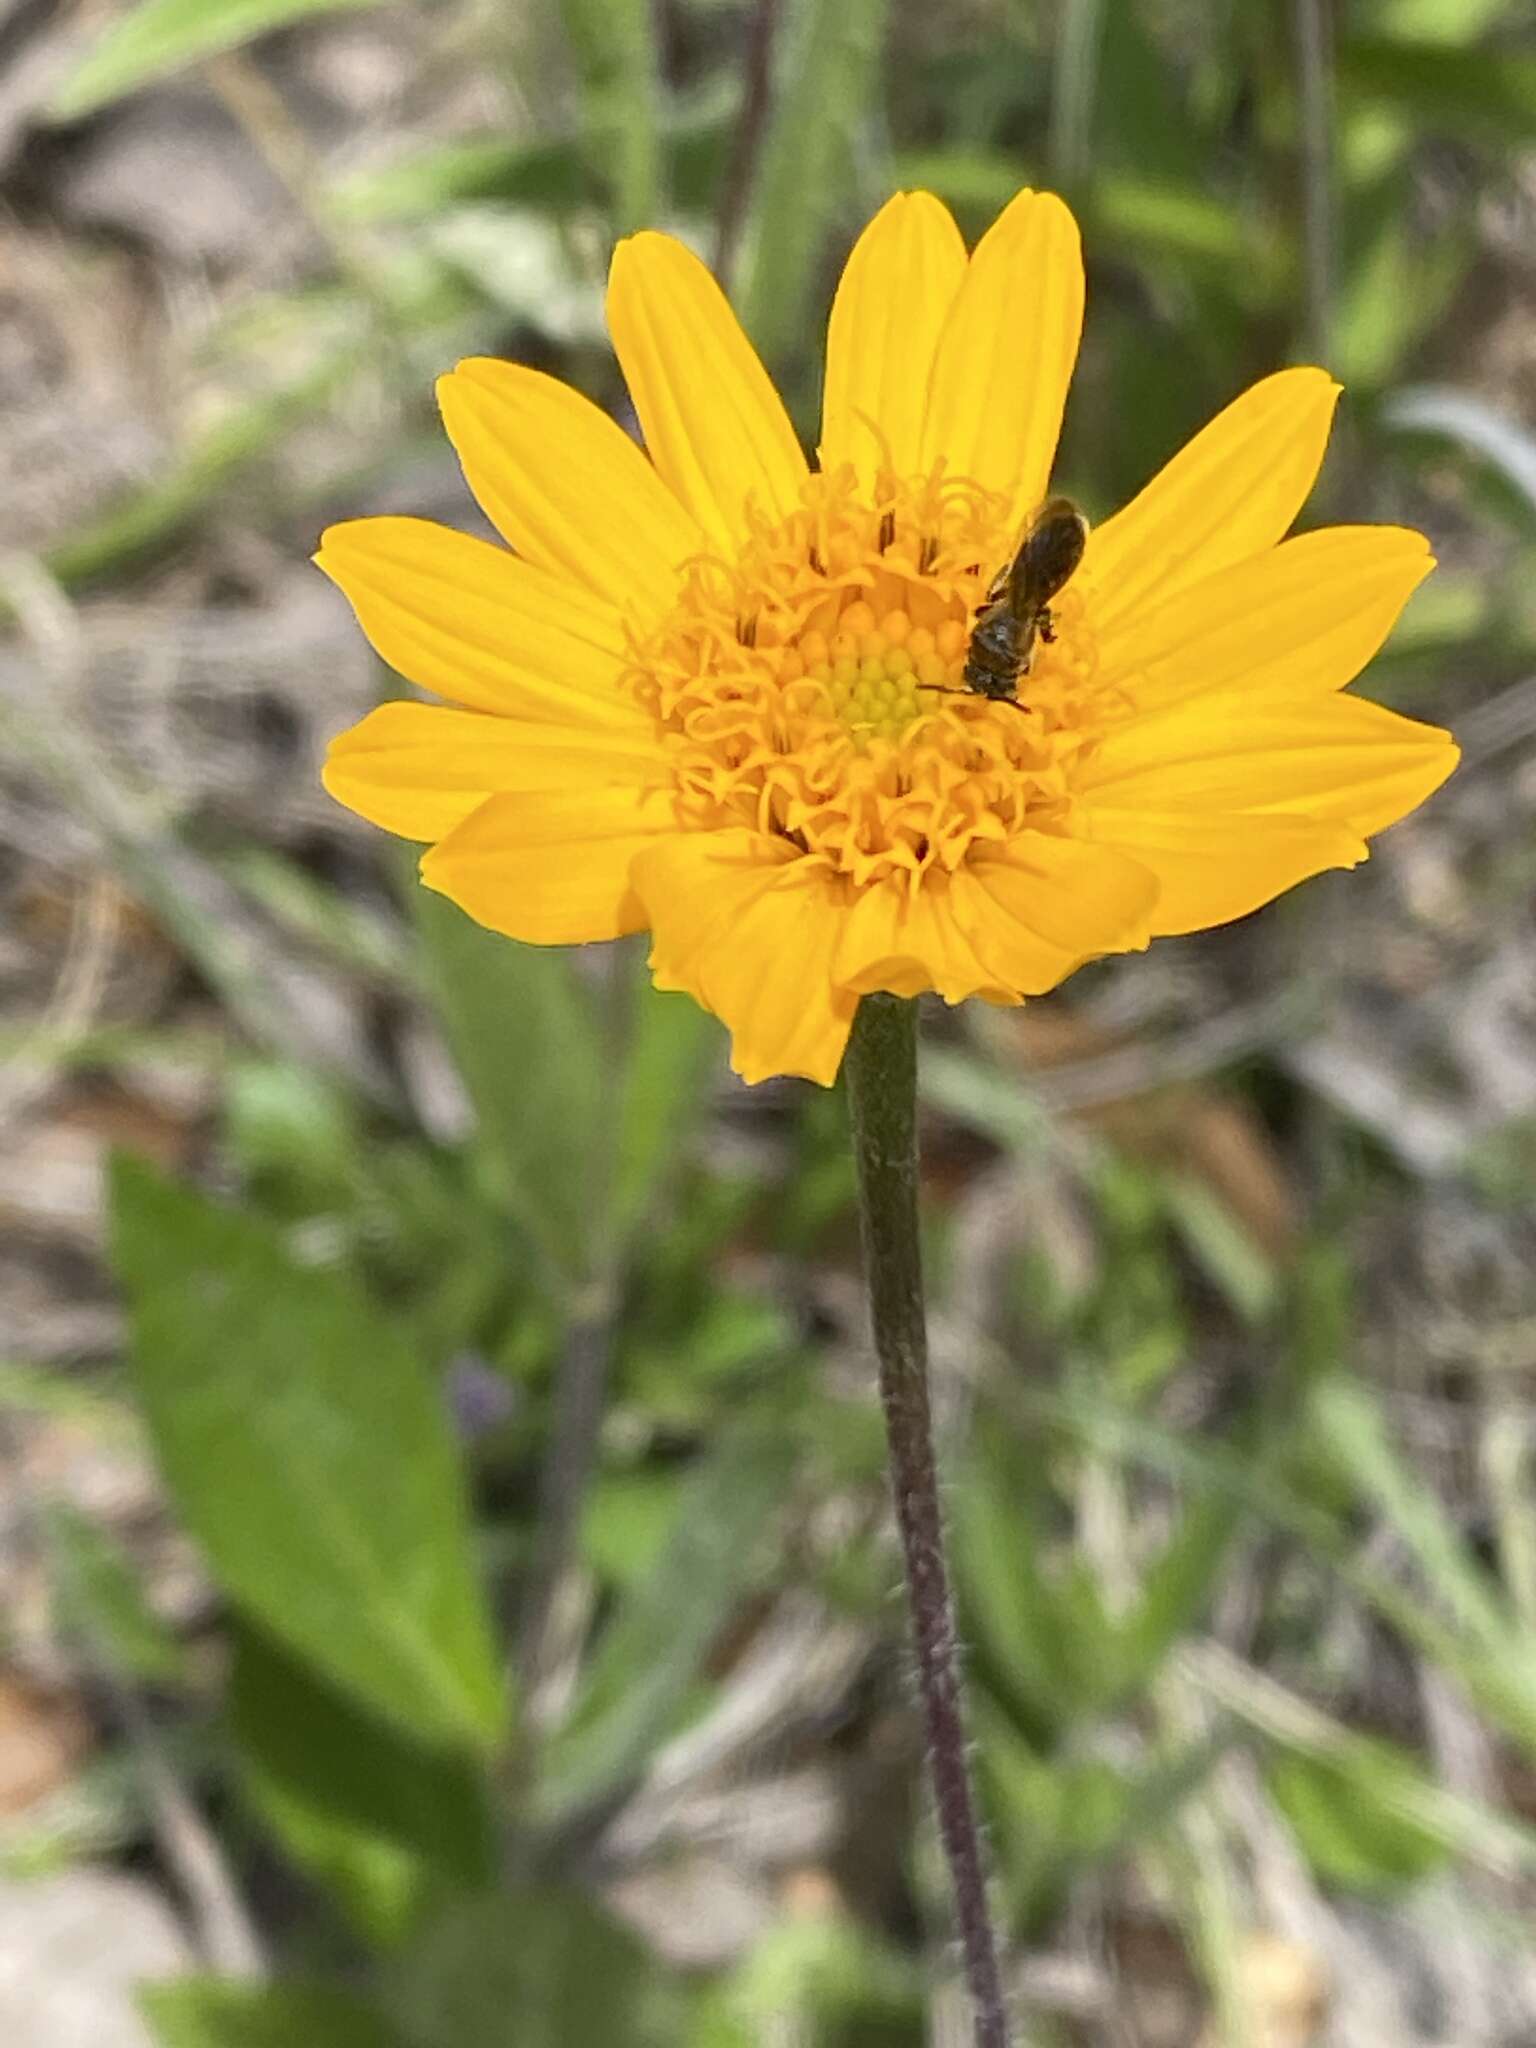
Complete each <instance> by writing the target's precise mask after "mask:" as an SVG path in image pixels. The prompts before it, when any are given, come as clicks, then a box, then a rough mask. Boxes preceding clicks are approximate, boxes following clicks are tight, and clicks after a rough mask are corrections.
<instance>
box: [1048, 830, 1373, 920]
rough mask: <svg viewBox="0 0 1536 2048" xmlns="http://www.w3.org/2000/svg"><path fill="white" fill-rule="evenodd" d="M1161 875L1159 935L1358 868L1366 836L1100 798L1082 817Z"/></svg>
mask: <svg viewBox="0 0 1536 2048" xmlns="http://www.w3.org/2000/svg"><path fill="white" fill-rule="evenodd" d="M1075 823H1076V825H1077V829H1078V830H1079V831H1081V832H1084V833H1086V834H1088V835H1089V836H1091V837H1092V839H1093V840H1094V842H1095V843H1096V844H1103V845H1104V846H1107V847H1114V848H1116V849H1117V850H1119V851H1120V852H1122V853H1128V854H1130V855H1131V856H1132V858H1133V859H1135V860H1137V861H1139V862H1140V863H1141V864H1142V865H1143V866H1144V867H1146V868H1147V869H1148V870H1149V871H1150V872H1151V874H1152V875H1153V876H1154V877H1155V879H1156V882H1157V890H1158V894H1157V901H1156V903H1155V905H1154V906H1153V910H1152V930H1153V934H1154V936H1161V937H1166V936H1169V935H1171V934H1173V933H1177V932H1198V931H1204V930H1205V929H1206V928H1207V927H1208V926H1210V925H1216V924H1228V923H1230V922H1231V920H1232V919H1233V918H1234V917H1246V916H1247V915H1248V913H1249V912H1250V911H1251V910H1257V909H1258V908H1259V907H1260V905H1261V904H1265V903H1268V902H1269V901H1270V900H1271V899H1272V898H1273V897H1276V896H1279V895H1282V894H1283V893H1284V892H1285V891H1286V890H1287V889H1293V888H1294V887H1295V886H1296V884H1297V883H1298V882H1304V881H1306V880H1307V879H1308V877H1309V876H1311V875H1320V874H1321V873H1322V872H1323V871H1324V869H1325V868H1352V867H1355V866H1357V865H1358V864H1359V862H1361V861H1363V860H1364V859H1365V857H1366V846H1365V842H1364V841H1363V840H1362V839H1361V838H1360V837H1359V835H1358V834H1357V833H1354V832H1351V831H1349V830H1347V829H1346V828H1345V827H1344V826H1342V825H1336V824H1330V823H1327V822H1326V821H1323V822H1320V821H1318V820H1316V819H1313V818H1302V817H1279V816H1270V817H1257V816H1255V815H1254V814H1253V813H1252V812H1248V813H1242V812H1232V813H1226V814H1223V813H1221V812H1215V811H1198V812H1197V811H1176V810H1166V811H1155V810H1145V809H1139V808H1138V809H1116V808H1114V807H1112V806H1110V805H1098V804H1095V805H1094V806H1093V807H1092V808H1091V809H1088V808H1086V807H1085V808H1084V809H1083V810H1082V811H1080V812H1079V814H1078V816H1077V819H1076V820H1075Z"/></svg>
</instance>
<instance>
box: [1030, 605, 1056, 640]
mask: <svg viewBox="0 0 1536 2048" xmlns="http://www.w3.org/2000/svg"><path fill="white" fill-rule="evenodd" d="M1035 631H1036V632H1037V633H1038V634H1039V635H1040V638H1041V639H1042V640H1043V641H1044V642H1045V644H1046V646H1047V647H1052V646H1054V645H1055V642H1056V621H1055V620H1054V619H1053V618H1052V617H1051V608H1050V606H1049V605H1048V604H1043V605H1041V607H1040V616H1039V618H1038V619H1037V620H1036V622H1035Z"/></svg>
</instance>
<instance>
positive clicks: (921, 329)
mask: <svg viewBox="0 0 1536 2048" xmlns="http://www.w3.org/2000/svg"><path fill="white" fill-rule="evenodd" d="M964 276H965V243H964V242H963V241H962V240H961V238H960V230H959V229H958V228H957V227H956V226H955V223H954V220H953V218H952V217H951V215H950V212H949V209H948V207H946V206H943V205H941V204H940V202H939V201H938V200H937V199H935V198H934V197H933V195H932V193H929V192H898V193H897V194H896V197H895V198H894V199H888V200H887V201H886V203H885V205H884V206H882V207H881V209H880V211H879V212H878V213H877V214H876V215H875V217H874V219H873V220H872V221H871V222H870V224H869V226H868V227H867V228H866V229H865V230H864V232H863V234H862V235H860V237H859V239H858V241H857V242H856V243H855V244H854V248H853V254H852V255H851V256H850V257H849V258H848V264H847V268H846V269H845V270H844V272H843V275H842V281H841V283H840V284H839V285H838V287H837V296H836V298H835V299H834V300H833V301H832V319H831V323H830V325H829V326H828V329H827V377H826V390H825V392H824V394H823V398H822V409H821V466H822V468H823V469H825V470H831V469H835V468H836V467H837V466H838V464H840V463H843V462H851V463H852V464H853V466H854V469H855V471H856V472H857V474H858V477H859V481H860V483H861V484H862V485H863V486H864V488H865V489H866V490H868V489H870V488H871V487H872V486H873V483H874V480H875V474H876V472H877V470H879V469H880V468H881V467H882V465H883V464H884V463H885V462H886V461H887V460H889V462H890V464H891V466H892V468H894V469H895V470H896V472H897V473H898V474H899V475H902V476H906V475H909V474H911V473H912V472H913V471H915V470H916V469H917V468H918V467H919V465H920V464H921V462H922V457H923V415H924V413H925V412H926V411H927V407H928V380H929V377H930V375H931V373H932V370H933V357H934V351H935V349H936V348H937V347H938V342H939V334H940V332H941V330H942V328H943V325H944V322H945V319H946V317H947V316H948V313H949V308H950V304H951V302H952V300H953V299H954V296H955V293H956V292H957V291H958V290H959V288H960V285H961V281H962V280H963V279H964Z"/></svg>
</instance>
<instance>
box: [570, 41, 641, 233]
mask: <svg viewBox="0 0 1536 2048" xmlns="http://www.w3.org/2000/svg"><path fill="white" fill-rule="evenodd" d="M560 12H561V15H562V17H563V18H564V21H565V31H566V34H567V36H568V37H569V38H570V43H571V50H572V53H573V55H574V56H575V59H576V67H577V70H578V71H579V72H580V74H581V88H582V106H583V114H584V117H585V118H584V126H585V129H586V145H587V154H588V159H589V161H590V163H591V165H592V168H593V170H594V171H595V172H596V175H597V177H598V180H599V181H600V183H601V184H602V186H603V187H604V189H605V190H607V191H608V192H609V193H610V194H611V205H612V213H613V224H614V227H615V228H616V229H617V231H618V232H619V233H620V234H631V233H633V232H634V230H635V229H636V228H644V227H652V226H654V225H655V223H656V220H657V219H658V217H659V214H660V211H661V141H660V127H661V81H660V67H659V65H658V61H657V51H656V19H655V13H654V10H653V9H652V7H651V5H650V0H561V7H560Z"/></svg>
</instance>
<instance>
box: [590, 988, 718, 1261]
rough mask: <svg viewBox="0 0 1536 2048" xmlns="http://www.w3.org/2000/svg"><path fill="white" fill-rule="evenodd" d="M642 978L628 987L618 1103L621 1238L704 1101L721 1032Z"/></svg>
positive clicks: (683, 1000)
mask: <svg viewBox="0 0 1536 2048" xmlns="http://www.w3.org/2000/svg"><path fill="white" fill-rule="evenodd" d="M640 975H641V977H643V978H642V979H639V980H638V981H637V985H636V989H635V1007H634V1014H633V1017H632V1019H631V1023H630V1030H629V1033H628V1039H627V1048H628V1049H627V1054H626V1058H625V1063H624V1084H623V1090H622V1093H621V1095H620V1098H619V1119H618V1138H617V1148H616V1154H615V1160H614V1189H613V1207H614V1228H615V1230H616V1231H617V1232H618V1233H619V1234H620V1236H621V1237H627V1236H628V1235H629V1233H630V1232H631V1231H632V1230H633V1229H634V1227H635V1226H636V1224H638V1223H640V1222H641V1221H642V1220H643V1218H644V1217H645V1215H646V1214H647V1212H648V1210H649V1209H650V1206H651V1204H652V1202H653V1201H654V1199H655V1196H656V1192H657V1188H658V1185H659V1184H660V1183H661V1182H662V1181H663V1180H664V1179H665V1178H666V1176H667V1174H668V1172H669V1170H670V1169H671V1168H672V1167H673V1166H674V1165H675V1163H676V1161H677V1159H678V1156H679V1154H680V1153H681V1151H682V1148H683V1146H684V1145H685V1144H686V1143H687V1141H688V1138H689V1137H690V1136H691V1135H692V1132H693V1130H694V1128H695V1126H696V1125H697V1123H698V1121H699V1118H700V1116H701V1114H702V1112H703V1111H704V1109H705V1108H706V1107H707V1105H708V1102H709V1092H710V1091H709V1078H710V1072H711V1070H712V1069H713V1067H714V1066H715V1064H716V1063H717V1061H718V1058H719V1047H720V1027H719V1025H718V1024H717V1023H716V1022H715V1020H714V1018H713V1017H711V1016H710V1015H709V1014H708V1012H707V1011H705V1010H701V1009H700V1008H699V1006H698V1004H697V1003H696V1002H694V1000H693V998H692V997H691V996H684V995H665V994H663V993H662V992H661V991H660V990H658V989H654V988H652V987H651V985H650V976H649V973H648V971H647V970H645V968H644V967H643V966H641V968H640Z"/></svg>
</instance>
